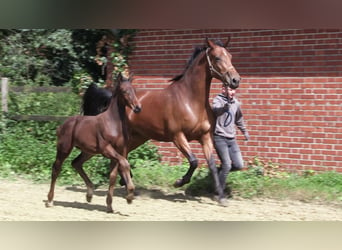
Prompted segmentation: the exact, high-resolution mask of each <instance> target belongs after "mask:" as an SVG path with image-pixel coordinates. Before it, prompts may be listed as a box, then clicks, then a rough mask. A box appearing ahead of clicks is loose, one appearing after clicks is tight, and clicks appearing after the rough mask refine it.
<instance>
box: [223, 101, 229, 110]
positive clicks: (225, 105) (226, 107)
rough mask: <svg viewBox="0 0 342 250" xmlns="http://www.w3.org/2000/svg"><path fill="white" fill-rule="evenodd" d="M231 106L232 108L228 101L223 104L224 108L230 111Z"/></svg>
mask: <svg viewBox="0 0 342 250" xmlns="http://www.w3.org/2000/svg"><path fill="white" fill-rule="evenodd" d="M229 108H230V104H229V103H228V102H226V103H225V104H224V106H223V110H224V111H228V110H229Z"/></svg>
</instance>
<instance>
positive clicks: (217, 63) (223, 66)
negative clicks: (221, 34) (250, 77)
mask: <svg viewBox="0 0 342 250" xmlns="http://www.w3.org/2000/svg"><path fill="white" fill-rule="evenodd" d="M229 41H230V38H229V39H228V40H227V41H226V43H225V44H224V45H223V46H220V45H217V44H215V43H214V42H212V41H211V40H209V39H207V45H208V48H207V50H206V57H207V61H208V64H209V68H210V72H211V75H212V76H213V77H215V78H217V79H219V80H220V81H222V83H223V84H224V85H225V86H228V87H230V88H232V89H236V88H238V87H239V84H240V80H241V77H240V75H239V73H238V72H237V71H236V69H235V67H234V66H233V64H232V55H231V54H230V53H229V52H228V50H227V48H226V47H227V46H228V44H229Z"/></svg>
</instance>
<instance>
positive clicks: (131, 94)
mask: <svg viewBox="0 0 342 250" xmlns="http://www.w3.org/2000/svg"><path fill="white" fill-rule="evenodd" d="M118 84H119V91H120V93H121V95H122V97H123V99H124V101H125V103H126V105H127V106H129V107H130V108H131V109H132V110H133V112H134V113H139V112H140V111H141V103H140V102H139V100H138V98H137V96H136V95H135V88H134V87H133V86H132V84H131V76H130V77H129V78H125V77H123V76H122V74H119V76H118Z"/></svg>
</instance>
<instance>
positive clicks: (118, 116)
mask: <svg viewBox="0 0 342 250" xmlns="http://www.w3.org/2000/svg"><path fill="white" fill-rule="evenodd" d="M95 86H96V85H95ZM91 88H95V87H94V86H91ZM126 106H127V107H129V108H130V109H132V110H133V112H135V113H139V112H140V111H141V104H140V102H139V100H138V99H137V97H136V95H135V89H134V88H133V86H132V85H131V82H130V79H126V78H123V77H122V76H121V74H120V75H119V77H118V81H117V84H116V87H115V88H114V91H113V94H112V96H111V100H110V103H109V107H108V108H107V110H106V111H105V112H103V113H101V114H99V115H97V116H81V115H77V116H72V117H70V118H68V119H67V120H66V121H65V122H64V123H63V124H62V125H61V126H60V127H59V128H58V129H57V154H56V160H55V162H54V164H53V166H52V174H51V185H50V191H49V193H48V200H47V202H46V206H47V207H50V206H52V205H53V197H54V189H55V183H56V179H57V177H58V175H59V173H60V172H61V169H62V164H63V162H64V160H65V159H66V158H67V157H68V156H69V154H70V153H71V151H72V149H73V148H74V147H76V148H78V149H80V150H81V153H80V154H79V155H78V156H77V157H76V158H75V159H74V160H73V161H72V166H73V167H74V168H75V170H76V171H77V172H78V173H79V175H80V176H81V177H82V179H83V180H84V182H85V184H86V186H87V195H86V199H87V201H88V202H90V201H91V199H92V196H93V190H94V185H93V183H92V182H91V181H90V179H89V178H88V176H87V174H86V173H85V172H84V170H83V168H82V165H83V163H84V162H85V161H87V160H89V159H90V158H91V157H93V156H94V155H96V154H101V155H103V156H104V157H106V158H109V159H110V160H111V164H110V168H111V169H110V176H109V188H108V193H107V199H106V202H107V212H113V208H112V197H113V193H114V185H115V181H116V176H117V172H118V171H119V172H120V174H121V175H122V177H123V179H124V180H125V182H126V183H127V185H126V190H127V196H126V200H127V202H128V203H131V202H132V200H133V198H134V184H133V182H132V179H131V175H130V165H129V163H128V161H127V159H126V156H127V142H128V133H127V122H126V115H125V112H126V109H125V107H126Z"/></svg>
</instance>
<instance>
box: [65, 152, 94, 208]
mask: <svg viewBox="0 0 342 250" xmlns="http://www.w3.org/2000/svg"><path fill="white" fill-rule="evenodd" d="M92 156H93V155H91V154H87V153H84V152H81V153H80V154H79V155H78V156H77V157H76V158H75V159H74V160H73V161H72V163H71V165H72V166H73V167H74V168H75V170H76V171H77V172H78V174H79V175H80V176H81V177H82V179H83V180H84V183H85V184H86V186H87V195H86V199H87V201H88V202H91V200H92V198H93V193H94V184H93V183H92V182H91V180H90V179H89V177H88V175H87V174H86V173H85V172H84V170H83V167H82V166H83V163H84V162H86V161H87V160H89V159H90V158H91V157H92Z"/></svg>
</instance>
